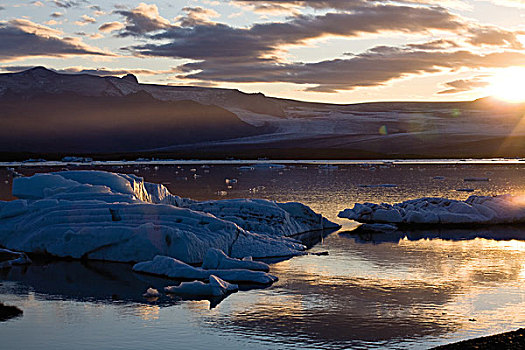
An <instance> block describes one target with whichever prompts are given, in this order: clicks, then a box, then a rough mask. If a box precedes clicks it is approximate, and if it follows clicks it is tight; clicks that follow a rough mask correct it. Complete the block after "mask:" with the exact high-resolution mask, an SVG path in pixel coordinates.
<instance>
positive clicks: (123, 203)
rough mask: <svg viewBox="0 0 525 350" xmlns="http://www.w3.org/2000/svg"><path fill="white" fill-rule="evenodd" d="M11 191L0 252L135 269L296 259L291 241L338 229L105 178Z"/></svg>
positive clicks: (33, 181)
mask: <svg viewBox="0 0 525 350" xmlns="http://www.w3.org/2000/svg"><path fill="white" fill-rule="evenodd" d="M12 191H13V195H14V196H16V197H17V198H18V199H17V200H13V201H0V246H2V247H5V248H7V249H11V250H16V251H21V252H26V253H34V254H45V255H51V256H55V257H63V258H75V259H95V260H106V261H118V262H139V261H146V260H151V259H153V258H154V257H155V256H157V255H160V256H168V257H172V258H176V259H178V260H180V261H183V262H185V263H190V264H198V263H202V262H203V260H204V257H205V255H206V253H207V252H208V250H209V249H210V248H216V249H220V250H222V251H223V252H225V253H226V254H227V255H228V256H230V257H233V258H243V257H246V256H252V257H253V258H266V257H286V256H294V255H301V254H304V252H303V251H304V249H305V246H304V245H302V244H301V243H300V242H299V241H297V240H295V239H293V238H291V237H293V236H296V235H298V234H302V233H305V232H308V231H316V230H320V229H325V228H337V227H339V226H338V225H337V224H334V223H332V222H330V221H328V220H327V219H325V218H324V217H323V216H322V215H320V214H316V213H315V212H313V211H312V210H311V209H310V208H308V207H307V206H305V205H303V204H300V203H276V202H273V201H267V200H260V199H232V200H217V201H205V202H199V201H195V200H191V199H186V198H181V197H179V196H176V195H173V194H171V193H170V192H169V190H168V189H167V188H166V187H165V186H163V185H161V184H154V183H148V182H146V181H144V179H143V178H140V177H138V176H135V175H130V174H118V173H112V172H105V171H94V170H79V171H60V172H54V173H41V174H35V175H33V176H31V177H18V178H15V179H14V180H13V190H12ZM219 277H220V276H219ZM221 278H222V277H221Z"/></svg>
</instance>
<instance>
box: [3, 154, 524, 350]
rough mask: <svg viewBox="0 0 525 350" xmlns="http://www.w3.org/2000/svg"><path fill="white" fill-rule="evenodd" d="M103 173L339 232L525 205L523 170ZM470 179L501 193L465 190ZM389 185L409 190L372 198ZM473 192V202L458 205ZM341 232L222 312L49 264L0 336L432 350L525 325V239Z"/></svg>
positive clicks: (115, 278)
mask: <svg viewBox="0 0 525 350" xmlns="http://www.w3.org/2000/svg"><path fill="white" fill-rule="evenodd" d="M78 168H79V169H84V168H87V166H84V167H78ZM61 169H62V167H53V168H49V167H46V168H42V167H25V168H17V171H18V172H20V173H22V174H25V175H30V174H32V173H34V172H41V171H54V170H61ZM96 169H104V170H112V171H118V172H127V173H134V174H137V175H140V176H144V177H145V179H146V180H148V181H152V182H162V183H165V184H166V186H168V187H169V189H170V190H171V191H172V192H173V193H175V194H178V195H180V196H183V197H192V198H195V199H217V198H238V197H258V198H267V199H275V200H278V201H300V202H303V203H305V204H307V205H310V206H311V207H312V208H313V209H314V210H316V211H318V212H321V213H322V214H324V215H325V216H327V217H328V218H330V219H332V220H337V218H336V216H337V213H338V211H340V210H342V209H344V208H347V207H351V206H352V205H353V203H354V202H363V201H372V202H396V201H402V200H406V199H412V198H417V197H422V196H443V197H449V198H455V199H466V198H467V197H468V196H469V195H470V194H480V195H493V194H502V193H513V194H522V193H523V194H525V178H524V177H523V172H524V171H525V164H520V163H515V164H514V163H513V164H505V163H504V164H497V163H495V164H468V163H467V164H423V165H414V164H407V165H395V166H391V165H384V166H380V165H374V166H373V167H371V166H361V165H339V167H338V169H333V170H324V169H319V168H318V167H317V165H311V164H310V165H309V164H306V165H301V164H295V165H294V166H293V167H287V168H285V169H271V170H267V169H265V170H263V169H257V170H246V171H241V170H239V169H238V165H236V166H228V165H215V166H204V167H203V164H198V165H183V166H177V165H168V166H159V168H158V169H156V168H155V167H154V165H148V166H140V165H136V166H135V165H133V166H129V167H128V166H123V167H122V168H120V167H112V166H99V167H96ZM436 177H438V178H436ZM469 177H486V178H489V179H490V181H483V182H466V181H464V179H465V178H469ZM0 179H3V181H2V182H0V184H1V186H0V196H2V197H3V198H4V199H9V198H10V195H9V191H10V186H11V178H10V177H9V176H8V173H7V171H5V168H0ZM226 179H230V180H231V179H237V182H236V183H232V182H231V181H228V183H229V184H228V183H227V181H226ZM4 181H7V183H5V182H4ZM234 182H235V181H234ZM380 184H395V185H397V187H363V186H362V185H380ZM228 186H230V187H231V188H229V187H228ZM465 188H469V189H472V190H474V192H472V193H465V192H460V191H456V190H457V189H465ZM337 221H338V222H339V223H341V224H343V225H344V227H343V229H342V230H340V231H339V232H336V233H332V234H331V235H329V236H327V237H326V238H325V239H324V240H323V241H322V242H321V243H319V244H317V245H316V246H314V247H313V248H312V250H311V251H313V252H322V251H327V252H328V253H329V255H327V256H315V255H308V256H302V257H296V258H293V259H291V260H287V261H282V262H278V263H274V264H272V265H271V272H272V273H273V274H275V275H277V276H278V277H279V278H280V280H279V282H277V283H275V284H274V285H273V286H272V287H270V288H266V289H250V288H249V287H245V288H244V289H247V290H244V291H241V292H238V293H235V294H233V295H231V296H229V297H228V298H226V299H225V300H223V301H222V302H220V303H219V304H218V305H217V306H215V307H214V308H212V309H210V302H209V301H206V300H204V301H188V300H180V299H177V298H175V299H170V298H168V297H166V296H163V297H162V298H161V299H159V300H157V301H151V302H148V301H146V300H144V299H143V298H142V293H144V291H145V290H146V288H147V287H149V286H155V287H157V288H159V289H160V288H162V287H163V286H165V285H168V284H170V283H172V282H170V281H166V280H163V279H158V278H153V277H148V276H144V275H139V274H135V273H133V272H131V268H130V266H129V265H126V264H111V263H101V262H88V263H82V262H67V261H60V262H46V261H41V262H37V263H35V264H33V265H31V266H28V267H17V268H13V269H10V270H4V271H1V272H0V281H1V282H0V283H1V284H0V302H3V303H4V304H7V305H16V306H18V307H19V308H21V309H23V310H24V315H23V316H22V317H18V318H13V319H11V320H9V321H6V322H2V323H0V339H2V341H1V343H0V348H2V349H4V348H5V349H68V350H69V349H92V348H104V349H144V348H149V347H168V348H180V349H209V348H217V347H222V346H225V347H230V348H235V349H237V348H238V349H240V348H247V347H250V348H253V349H288V348H289V349H292V348H293V349H297V348H315V349H342V348H400V349H404V348H417V349H425V348H428V347H430V346H434V345H439V344H444V343H449V342H452V341H456V340H460V339H466V338H472V337H476V336H482V335H488V334H493V333H497V332H502V331H507V330H512V329H516V328H519V327H523V326H524V325H525V284H524V279H525V229H522V228H520V227H491V228H486V229H476V230H474V229H472V230H470V229H463V230H426V231H417V232H416V231H412V232H403V233H397V234H394V235H361V236H356V235H353V234H351V233H349V232H348V231H349V230H351V229H352V228H353V227H354V226H355V223H352V222H350V221H348V220H346V221H343V220H337Z"/></svg>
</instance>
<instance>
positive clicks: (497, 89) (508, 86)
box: [487, 67, 525, 103]
mask: <svg viewBox="0 0 525 350" xmlns="http://www.w3.org/2000/svg"><path fill="white" fill-rule="evenodd" d="M524 82H525V67H511V68H507V69H505V70H503V71H501V72H499V73H498V74H496V75H494V76H493V77H492V78H491V79H490V85H489V86H488V91H487V92H488V93H489V94H490V95H491V96H493V97H495V98H497V99H499V100H502V101H505V102H510V103H519V102H525V90H524V89H523V86H524Z"/></svg>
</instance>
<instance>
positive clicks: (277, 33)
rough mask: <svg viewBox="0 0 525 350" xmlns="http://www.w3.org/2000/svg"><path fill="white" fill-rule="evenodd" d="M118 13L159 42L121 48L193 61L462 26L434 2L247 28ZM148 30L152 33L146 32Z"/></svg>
mask: <svg viewBox="0 0 525 350" xmlns="http://www.w3.org/2000/svg"><path fill="white" fill-rule="evenodd" d="M123 15H126V16H128V17H127V19H126V21H127V23H128V24H127V26H126V28H125V29H124V33H135V34H136V35H137V34H139V33H140V34H142V35H143V36H145V37H147V38H149V39H153V40H162V41H163V42H162V43H156V42H150V43H147V44H143V45H136V46H132V47H128V48H127V50H129V51H132V52H134V53H136V54H138V55H142V56H163V57H175V58H189V59H196V60H205V59H221V60H233V61H246V60H247V59H248V60H251V61H252V62H256V61H258V60H260V59H266V58H268V57H276V56H277V55H278V54H279V51H280V50H282V47H283V46H288V45H304V44H305V43H306V41H307V40H309V39H315V38H320V37H323V36H327V35H331V36H342V37H358V36H361V35H363V34H365V33H371V34H378V33H384V32H403V33H428V32H429V31H430V30H448V31H458V30H462V29H466V25H465V24H463V23H462V22H461V20H460V19H459V18H457V17H456V16H454V15H452V14H450V13H448V12H447V11H446V10H444V9H442V8H439V7H432V8H425V7H406V6H392V5H384V6H375V7H360V8H357V9H354V11H352V12H336V13H326V14H323V15H317V16H306V15H298V16H295V17H292V18H289V19H288V20H287V21H285V22H269V23H262V24H254V25H253V26H251V27H250V28H235V27H231V26H228V25H225V24H221V23H191V24H190V23H187V22H184V23H182V24H180V25H178V26H176V25H168V24H166V23H164V25H163V26H158V25H151V24H150V23H149V22H148V23H146V25H141V26H139V25H133V26H131V25H129V23H130V22H132V21H131V20H130V19H129V18H130V17H129V13H125V14H123ZM131 18H134V17H131ZM132 23H134V22H132ZM161 29H162V30H161ZM152 31H157V33H154V34H151V33H150V32H152ZM121 35H122V34H121ZM166 41H168V42H166Z"/></svg>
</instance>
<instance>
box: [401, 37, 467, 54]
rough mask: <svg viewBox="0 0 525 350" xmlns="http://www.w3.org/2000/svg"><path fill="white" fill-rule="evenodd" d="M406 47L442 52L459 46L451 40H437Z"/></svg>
mask: <svg viewBox="0 0 525 350" xmlns="http://www.w3.org/2000/svg"><path fill="white" fill-rule="evenodd" d="M406 47H408V48H411V49H414V50H427V51H428V50H443V49H451V48H458V47H459V45H458V44H457V43H456V42H455V41H453V40H445V39H438V40H432V41H428V42H425V43H415V44H407V45H406Z"/></svg>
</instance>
